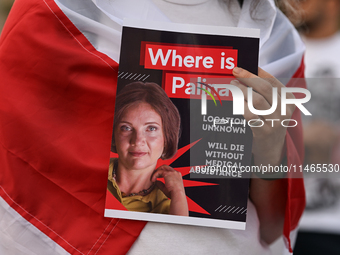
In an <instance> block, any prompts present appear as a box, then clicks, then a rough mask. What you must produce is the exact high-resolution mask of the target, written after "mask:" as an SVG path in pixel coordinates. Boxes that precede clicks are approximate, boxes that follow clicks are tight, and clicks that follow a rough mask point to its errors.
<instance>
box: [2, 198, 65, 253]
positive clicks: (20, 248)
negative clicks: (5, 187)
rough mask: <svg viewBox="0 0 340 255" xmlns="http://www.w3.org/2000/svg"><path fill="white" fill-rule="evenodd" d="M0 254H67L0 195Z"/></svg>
mask: <svg viewBox="0 0 340 255" xmlns="http://www.w3.org/2000/svg"><path fill="white" fill-rule="evenodd" d="M0 215H1V219H0V240H1V242H0V254H15V255H46V254H49V255H69V254H70V253H68V252H67V251H65V250H64V249H63V248H62V247H61V246H59V245H58V244H57V243H56V242H54V241H53V240H52V239H50V238H49V237H48V236H47V235H45V234H44V233H43V232H41V231H40V230H39V229H37V228H36V227H35V226H34V225H32V224H31V223H30V222H29V221H27V220H26V219H25V218H23V217H22V216H21V215H20V214H19V213H17V212H16V211H15V210H14V209H13V208H12V207H10V206H9V204H7V202H6V201H5V200H4V199H3V198H2V197H0Z"/></svg>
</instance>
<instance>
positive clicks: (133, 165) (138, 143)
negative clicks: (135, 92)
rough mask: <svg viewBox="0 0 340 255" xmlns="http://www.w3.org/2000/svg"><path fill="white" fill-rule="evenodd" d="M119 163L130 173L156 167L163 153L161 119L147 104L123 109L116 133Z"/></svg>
mask: <svg viewBox="0 0 340 255" xmlns="http://www.w3.org/2000/svg"><path fill="white" fill-rule="evenodd" d="M114 135H115V144H116V149H117V153H118V155H119V159H118V161H119V163H120V164H123V165H124V167H125V168H126V169H129V170H143V169H146V168H149V167H153V168H154V167H155V166H156V164H157V160H158V159H159V158H160V157H161V155H162V153H163V150H164V134H163V126H162V118H161V116H160V115H159V114H158V113H157V112H156V111H155V110H154V109H153V108H152V107H151V105H149V104H148V103H139V104H136V105H132V106H130V107H129V108H127V109H126V110H125V112H124V113H123V115H122V118H121V120H120V121H119V123H118V125H117V127H116V129H115V132H114Z"/></svg>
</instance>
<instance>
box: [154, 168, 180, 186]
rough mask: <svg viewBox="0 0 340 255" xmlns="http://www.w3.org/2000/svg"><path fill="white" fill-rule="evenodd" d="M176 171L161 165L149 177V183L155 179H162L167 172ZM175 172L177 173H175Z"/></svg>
mask: <svg viewBox="0 0 340 255" xmlns="http://www.w3.org/2000/svg"><path fill="white" fill-rule="evenodd" d="M172 171H176V170H174V169H173V168H172V167H170V166H167V165H162V166H160V167H158V168H157V169H156V170H155V171H154V172H153V173H152V175H151V181H152V182H155V181H156V180H157V178H164V177H165V175H166V174H167V173H168V172H172ZM176 172H177V171H176Z"/></svg>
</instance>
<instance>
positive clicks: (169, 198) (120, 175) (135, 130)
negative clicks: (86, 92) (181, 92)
mask: <svg viewBox="0 0 340 255" xmlns="http://www.w3.org/2000/svg"><path fill="white" fill-rule="evenodd" d="M179 132H180V115H179V113H178V110H177V108H176V106H175V105H174V104H173V103H172V102H171V100H170V99H169V97H168V96H167V95H166V93H165V92H164V90H163V89H162V88H161V87H160V86H159V85H158V84H156V83H150V82H148V83H143V82H133V83H130V84H128V85H126V86H125V87H124V88H123V89H122V90H121V91H120V93H119V94H118V95H117V98H116V108H115V118H114V126H113V136H112V147H111V150H112V151H113V152H115V153H117V154H118V158H111V161H110V167H109V177H108V190H109V191H110V192H111V193H112V194H113V195H114V196H115V197H116V198H117V199H118V201H119V202H121V203H122V205H124V206H125V207H126V209H128V210H130V211H138V212H151V213H162V214H172V215H181V216H188V215H189V211H188V204H187V200H186V195H185V190H184V186H183V180H182V175H181V173H180V172H178V171H176V170H174V169H173V168H172V167H170V166H167V165H162V166H160V167H158V168H156V165H157V161H158V159H159V158H161V159H170V158H171V157H173V156H174V155H175V153H176V151H177V144H178V139H179ZM158 178H164V183H163V182H161V181H159V180H157V179H158Z"/></svg>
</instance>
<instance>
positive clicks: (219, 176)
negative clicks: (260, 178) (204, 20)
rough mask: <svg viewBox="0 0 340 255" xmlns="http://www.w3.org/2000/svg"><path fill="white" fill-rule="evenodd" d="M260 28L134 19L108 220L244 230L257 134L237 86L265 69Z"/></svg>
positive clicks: (124, 51) (126, 37) (122, 70)
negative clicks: (238, 70) (240, 77)
mask: <svg viewBox="0 0 340 255" xmlns="http://www.w3.org/2000/svg"><path fill="white" fill-rule="evenodd" d="M258 34H259V31H258V30H251V29H235V28H225V27H205V26H192V25H190V26H189V25H182V24H153V23H149V22H142V23H140V22H137V23H136V22H134V21H128V22H127V24H126V25H125V26H124V27H123V34H122V47H121V55H120V65H119V75H118V78H119V79H118V85H117V99H116V109H115V120H114V132H113V140H112V141H113V143H112V152H113V153H112V156H111V164H110V168H109V169H110V170H109V180H108V192H107V196H106V209H105V216H107V217H119V218H127V219H141V220H149V221H159V222H169V223H179V224H191V225H202V226H214V227H222V228H234V229H245V221H246V214H247V200H248V192H249V179H248V178H247V177H248V176H247V175H246V174H245V173H242V172H241V171H240V166H241V165H250V163H251V148H252V132H251V130H250V128H249V126H245V125H243V124H244V118H243V116H242V115H237V116H234V115H233V101H232V100H233V96H235V93H234V91H233V89H231V86H232V85H231V84H232V81H233V80H234V79H235V78H234V76H232V70H233V68H234V67H236V66H240V67H243V68H244V69H247V70H249V71H251V72H253V73H255V74H256V73H257V66H258V48H259V39H258ZM228 86H229V88H228ZM230 92H231V93H230ZM217 102H218V103H217ZM242 123H243V124H242ZM177 148H178V150H177ZM185 216H189V217H185Z"/></svg>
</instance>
